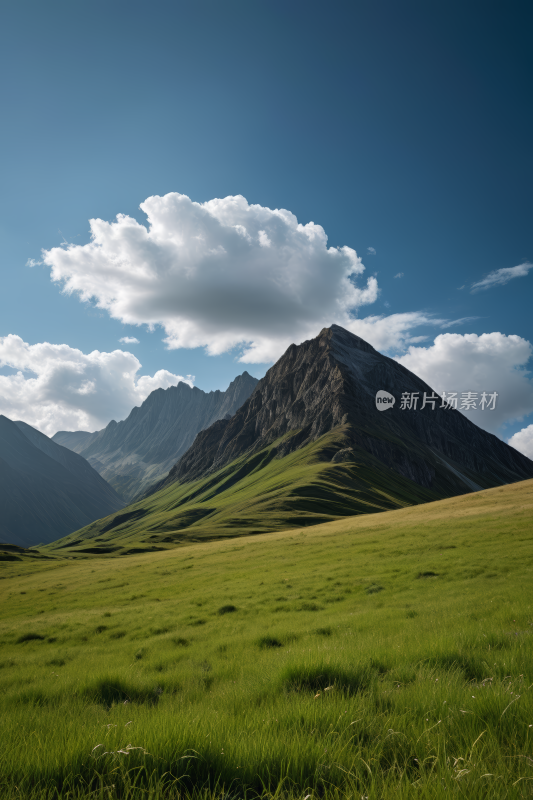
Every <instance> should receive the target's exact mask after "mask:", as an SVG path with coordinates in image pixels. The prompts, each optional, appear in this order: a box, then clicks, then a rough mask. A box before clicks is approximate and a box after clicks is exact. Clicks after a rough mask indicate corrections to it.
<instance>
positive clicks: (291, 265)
mask: <svg viewBox="0 0 533 800" xmlns="http://www.w3.org/2000/svg"><path fill="white" fill-rule="evenodd" d="M141 209H142V210H143V211H144V212H145V213H146V215H147V217H148V227H145V226H144V225H140V224H139V223H138V222H136V220H134V219H132V218H131V217H128V216H125V215H122V214H119V215H118V216H117V219H116V221H115V222H111V223H109V222H105V221H103V220H101V219H93V220H91V222H90V225H91V241H90V242H89V243H88V244H86V245H74V244H68V245H63V246H60V247H55V248H53V249H51V250H48V251H43V261H44V263H45V264H47V265H48V266H50V267H51V276H52V279H53V280H54V281H57V282H61V283H62V284H63V290H64V291H65V292H67V293H71V292H75V293H77V294H78V295H79V296H80V298H81V299H83V300H91V299H94V300H95V301H96V303H97V305H98V306H99V307H100V308H104V309H106V310H107V311H108V312H109V313H110V315H111V316H112V317H114V318H116V319H119V320H121V321H122V322H124V323H126V324H134V325H139V324H147V325H149V326H152V327H153V326H155V325H161V326H162V327H163V328H164V330H165V333H166V339H165V341H166V343H167V345H168V347H169V348H179V347H205V348H206V349H207V352H208V353H209V354H211V355H218V354H220V353H224V352H227V351H229V350H231V349H232V348H234V347H241V348H242V349H243V352H242V353H241V360H242V361H245V362H257V361H263V362H268V361H272V360H274V359H276V358H277V357H279V355H281V353H282V352H283V351H284V349H285V348H286V347H287V346H288V345H289V344H290V343H291V342H296V343H298V342H301V341H303V340H304V339H306V338H310V337H312V336H316V334H317V332H318V331H319V330H320V329H321V328H322V327H324V326H329V325H331V324H332V323H333V322H336V323H337V324H339V325H343V326H344V327H350V325H351V323H352V322H353V312H354V309H357V308H358V307H360V306H362V305H364V304H370V303H373V302H375V300H376V299H377V297H378V293H379V289H378V284H377V280H376V278H375V277H370V278H368V280H367V281H366V286H363V287H358V286H356V283H355V281H356V278H358V277H359V276H361V275H362V273H363V272H364V269H365V268H364V266H363V264H362V262H361V259H360V258H359V257H358V255H357V253H356V252H355V250H353V249H352V248H351V247H328V246H327V236H326V233H325V231H324V229H323V228H322V227H321V226H320V225H315V224H314V223H313V222H309V223H308V224H306V225H302V224H299V223H298V220H297V219H296V217H295V216H294V214H292V213H291V212H290V211H287V210H285V209H276V210H272V209H270V208H264V207H262V206H260V205H249V204H248V202H247V201H246V199H245V198H244V197H242V196H236V197H226V198H224V199H216V200H210V201H208V202H206V203H194V202H192V201H191V200H190V199H189V198H188V197H187V196H185V195H181V194H177V193H171V194H167V195H165V196H164V197H158V196H155V197H149V198H148V199H147V200H145V202H144V203H142V204H141Z"/></svg>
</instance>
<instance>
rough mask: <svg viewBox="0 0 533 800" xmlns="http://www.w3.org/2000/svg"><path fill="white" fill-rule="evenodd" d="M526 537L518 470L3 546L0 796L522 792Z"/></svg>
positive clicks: (525, 503)
mask: <svg viewBox="0 0 533 800" xmlns="http://www.w3.org/2000/svg"><path fill="white" fill-rule="evenodd" d="M532 533H533V481H526V482H523V483H520V484H513V485H511V486H506V487H503V488H501V489H491V490H488V491H485V492H481V493H477V494H472V495H466V496H462V497H459V498H452V499H449V500H443V501H438V502H434V503H428V504H426V505H420V506H416V507H410V508H405V509H400V510H397V511H389V512H385V513H383V514H372V515H368V516H365V517H362V516H361V517H358V518H352V519H343V520H340V521H338V522H333V523H329V524H325V525H319V526H316V527H306V528H301V529H294V530H290V531H288V532H284V533H271V534H265V535H264V536H260V537H258V536H248V537H242V538H240V539H237V540H224V541H215V542H207V543H202V544H189V545H184V546H182V547H178V548H174V549H172V550H168V551H163V552H154V553H146V554H143V555H133V556H130V557H129V558H123V559H118V560H117V559H110V558H109V557H106V556H93V557H92V558H90V559H89V558H88V559H87V560H83V561H71V560H64V559H60V558H56V559H50V560H43V561H39V560H37V559H28V560H27V561H20V562H2V564H0V578H1V579H0V645H1V655H0V714H1V717H0V719H1V726H2V727H1V731H2V747H1V748H0V797H2V798H4V797H5V798H10V800H14V799H15V798H27V799H29V798H31V799H32V800H38V799H39V800H40V799H41V798H45V800H46V799H49V800H52V798H62V800H66V799H67V798H86V799H87V800H88V798H89V797H91V798H102V800H103V798H106V799H107V798H127V799H128V800H134V798H141V797H142V798H144V797H147V798H148V797H151V798H169V799H170V798H178V797H191V798H193V797H194V798H196V797H197V798H206V800H207V798H220V800H222V798H225V800H226V799H228V798H237V797H248V798H253V797H260V796H261V797H265V798H267V797H268V798H273V797H279V798H291V800H292V798H294V800H304V798H305V797H306V796H307V795H310V798H309V800H311V798H317V800H318V798H321V797H324V798H344V797H346V798H348V797H350V798H357V799H359V798H362V797H364V798H366V797H368V798H369V800H374V799H377V798H387V799H388V798H397V797H399V798H437V799H439V798H449V797H461V798H469V799H470V798H473V799H474V800H476V799H477V798H495V799H496V798H498V800H499V799H500V798H519V797H533V636H532V633H533V596H532V595H533V592H532V588H531V586H532V581H531V574H532V566H533V547H532ZM377 587H380V590H379V591H376V588H377Z"/></svg>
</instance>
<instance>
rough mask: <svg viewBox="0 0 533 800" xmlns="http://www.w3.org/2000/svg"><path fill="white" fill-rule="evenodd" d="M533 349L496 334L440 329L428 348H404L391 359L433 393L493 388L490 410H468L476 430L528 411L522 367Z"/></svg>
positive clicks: (531, 388) (530, 393) (531, 399)
mask: <svg viewBox="0 0 533 800" xmlns="http://www.w3.org/2000/svg"><path fill="white" fill-rule="evenodd" d="M532 353H533V347H532V346H531V344H530V343H529V342H528V341H526V340H525V339H522V337H520V336H506V335H504V334H502V333H483V334H481V335H480V336H478V335H477V334H475V333H467V334H464V335H461V334H458V333H444V334H440V335H439V336H437V338H436V339H435V341H434V343H433V344H432V345H430V346H428V347H413V346H411V347H409V349H408V352H407V353H406V354H405V355H403V356H401V357H400V358H397V361H399V362H400V364H403V366H404V367H407V369H410V370H411V371H412V372H414V373H415V375H418V376H419V377H420V378H422V379H423V380H424V381H426V383H428V384H429V385H430V386H431V387H432V388H433V389H434V390H435V391H436V392H438V393H442V392H443V391H444V392H458V396H459V397H460V395H461V394H462V393H463V392H477V393H478V395H479V397H480V396H481V392H487V393H492V392H498V398H497V402H496V408H495V410H494V411H492V410H490V411H489V410H487V409H485V410H484V411H481V410H479V409H478V410H477V411H469V412H466V416H468V417H469V419H471V420H472V421H473V422H475V423H476V425H479V427H480V428H484V429H485V430H488V431H491V432H492V433H496V431H497V430H498V429H499V428H500V427H501V425H503V424H505V423H506V422H510V421H512V420H517V419H518V420H519V419H522V418H523V417H524V416H526V415H527V414H530V413H532V412H533V384H532V383H531V381H530V380H529V375H530V373H529V372H528V371H527V370H526V369H525V367H526V365H527V363H528V361H529V359H530V357H531V355H532Z"/></svg>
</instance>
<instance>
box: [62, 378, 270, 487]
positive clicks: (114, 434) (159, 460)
mask: <svg viewBox="0 0 533 800" xmlns="http://www.w3.org/2000/svg"><path fill="white" fill-rule="evenodd" d="M256 384H257V378H253V377H252V376H251V375H249V374H248V372H243V374H242V375H239V376H238V377H236V378H235V380H234V381H232V382H231V383H230V385H229V387H228V388H227V389H226V391H225V392H221V391H216V392H203V391H202V390H201V389H198V388H196V387H193V388H191V387H190V386H189V385H188V384H186V383H178V385H177V386H171V387H169V388H168V389H157V390H156V391H154V392H152V393H151V394H150V395H149V396H148V397H147V398H146V400H145V401H144V403H143V404H142V405H141V406H140V407H138V408H134V409H133V411H132V412H131V413H130V414H129V416H128V417H127V418H126V419H125V420H124V421H122V422H115V420H112V421H111V422H110V423H109V425H107V427H106V428H104V429H103V430H101V431H96V432H95V433H87V432H85V431H73V432H70V431H59V432H58V433H56V434H55V435H54V436H53V437H52V441H54V442H56V443H57V444H60V445H63V446H64V447H68V448H69V449H70V450H72V451H74V452H75V453H78V454H79V455H82V456H83V457H84V458H86V459H87V460H88V462H89V463H90V464H91V466H92V467H94V469H95V470H96V471H97V472H98V473H99V474H100V475H101V476H102V477H103V478H105V480H106V481H108V483H109V484H111V486H112V487H113V488H114V489H115V491H116V492H117V493H118V494H119V495H120V496H121V497H123V498H124V500H126V501H128V502H131V501H132V500H133V498H135V497H136V496H138V495H142V494H143V493H144V492H146V491H147V490H148V489H149V488H150V487H151V486H153V485H154V484H156V483H157V482H158V481H160V480H161V479H162V478H164V477H165V476H166V475H167V473H168V472H169V470H170V469H171V467H173V466H174V464H175V463H176V461H177V460H178V458H179V457H180V456H181V455H182V454H183V453H184V452H185V451H186V450H187V449H188V448H189V447H190V446H191V445H192V443H193V441H194V438H195V436H196V434H197V433H198V432H199V431H201V430H203V429H204V428H207V427H209V426H210V425H212V423H213V422H215V421H216V420H218V419H222V418H224V417H228V418H230V417H232V416H233V414H234V413H235V412H236V411H237V409H238V408H239V407H240V406H241V405H242V404H243V403H244V402H245V400H247V399H248V397H249V396H250V395H251V393H252V392H253V390H254V389H255V386H256Z"/></svg>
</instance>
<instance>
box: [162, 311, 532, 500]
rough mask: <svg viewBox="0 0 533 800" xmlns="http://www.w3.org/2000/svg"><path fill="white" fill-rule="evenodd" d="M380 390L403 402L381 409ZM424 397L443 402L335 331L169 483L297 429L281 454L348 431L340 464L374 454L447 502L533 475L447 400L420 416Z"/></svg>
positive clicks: (219, 429)
mask: <svg viewBox="0 0 533 800" xmlns="http://www.w3.org/2000/svg"><path fill="white" fill-rule="evenodd" d="M379 390H384V392H386V393H389V394H391V395H393V396H394V397H395V399H396V400H397V402H396V403H394V405H392V406H391V407H390V408H387V410H385V411H379V410H378V408H377V405H376V394H377V392H378V391H379ZM424 392H425V393H426V395H427V396H428V397H429V396H435V393H434V392H433V390H432V389H431V388H430V387H429V386H428V385H427V384H426V383H424V381H422V380H420V378H418V377H417V376H416V375H414V374H413V373H412V372H410V371H409V370H408V369H406V368H405V367H403V366H401V364H398V363H397V362H396V361H394V360H393V359H391V358H387V357H386V356H383V355H381V353H378V352H377V350H375V349H374V348H373V347H372V346H371V345H370V344H368V343H367V342H365V341H364V340H363V339H361V338H360V337H359V336H356V335H355V334H353V333H350V332H349V331H346V330H344V328H341V327H339V326H338V325H332V326H331V328H325V329H324V330H323V331H322V332H321V333H320V335H319V336H318V337H317V338H316V339H312V340H310V341H307V342H304V343H303V344H301V345H299V346H296V345H291V347H289V349H288V350H287V352H286V353H285V354H284V355H283V356H282V358H280V360H279V361H278V362H277V363H276V364H275V365H274V366H273V367H272V368H271V369H270V370H269V371H268V372H267V374H266V375H265V377H264V378H263V379H262V380H261V381H259V383H258V385H257V386H256V388H255V391H254V392H253V394H252V395H251V397H250V398H249V399H248V401H247V402H246V403H245V404H244V405H243V406H242V407H241V408H240V409H239V410H238V411H237V413H236V414H235V415H234V416H233V417H232V419H231V420H220V421H218V422H217V423H215V424H214V425H212V426H211V427H210V428H208V429H207V430H205V431H203V432H202V433H201V434H200V435H199V436H198V437H197V438H196V440H195V442H194V445H193V446H192V447H191V448H190V450H189V451H188V452H187V453H185V454H184V455H183V456H182V458H181V459H180V460H179V461H178V463H177V464H176V465H175V466H174V467H173V468H172V470H171V471H170V474H169V476H168V478H167V479H166V481H165V483H163V486H165V485H169V484H170V483H172V482H174V481H180V482H183V481H191V480H194V479H196V478H199V477H201V476H205V475H206V474H209V473H212V472H214V471H216V470H219V469H220V468H222V467H224V466H226V465H227V464H229V463H230V462H231V461H233V460H235V459H236V458H238V457H240V456H242V455H243V454H244V453H249V454H252V453H255V452H257V451H259V450H262V449H264V448H265V447H266V446H268V445H271V444H272V443H273V442H274V441H275V440H276V439H279V438H280V437H282V436H285V435H286V434H287V433H289V432H294V433H295V435H293V436H291V438H290V439H288V440H286V441H285V442H283V444H282V445H280V448H279V451H278V456H282V455H285V454H287V453H289V452H292V451H294V450H296V449H299V448H301V447H304V446H305V445H306V444H308V443H309V442H312V441H316V440H317V439H319V438H320V437H321V436H323V435H324V434H325V433H327V432H328V431H330V430H332V429H334V428H336V427H338V426H340V425H347V426H348V429H347V431H346V434H345V442H344V447H343V448H341V449H340V450H339V451H338V452H337V453H336V454H335V456H334V458H335V460H336V461H339V460H342V461H357V460H358V458H359V457H360V456H361V455H362V454H367V455H371V456H373V457H374V458H377V459H378V461H380V462H381V463H382V464H383V465H384V466H386V467H388V468H389V469H392V470H394V471H395V472H397V473H398V474H399V475H401V476H402V477H404V478H407V479H408V480H411V481H413V482H414V483H417V484H418V485H419V486H423V487H425V488H427V489H432V490H436V491H437V492H439V493H440V494H442V496H452V495H454V494H463V493H465V492H470V491H476V490H479V489H488V488H490V487H492V486H499V485H501V484H504V483H513V482H515V481H519V480H524V479H526V478H531V477H533V462H532V461H530V460H529V459H528V458H526V457H525V456H523V455H522V454H521V453H519V452H518V451H517V450H515V449H514V448H512V447H510V446H509V445H508V444H505V443H504V442H502V441H501V439H498V438H497V437H496V436H494V435H493V434H490V433H487V432H486V431H484V430H481V428H478V427H477V425H475V424H474V423H473V422H470V420H468V419H467V418H466V417H465V416H464V415H463V414H461V412H460V411H457V410H456V409H454V408H441V407H440V406H441V401H440V398H439V400H438V401H437V402H436V403H435V404H434V407H432V406H430V405H426V407H425V408H424V409H422V408H421V407H420V406H421V405H422V400H423V396H424ZM404 393H409V395H410V394H417V395H418V398H419V401H418V408H417V409H416V410H415V409H412V410H409V409H403V410H402V408H401V402H400V398H401V396H402V394H404ZM485 413H487V414H490V413H491V412H490V411H488V410H486V411H485Z"/></svg>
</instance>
